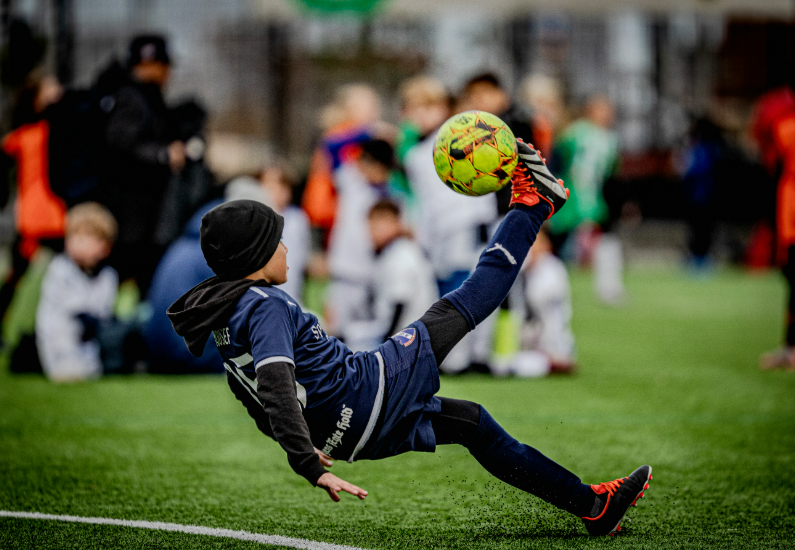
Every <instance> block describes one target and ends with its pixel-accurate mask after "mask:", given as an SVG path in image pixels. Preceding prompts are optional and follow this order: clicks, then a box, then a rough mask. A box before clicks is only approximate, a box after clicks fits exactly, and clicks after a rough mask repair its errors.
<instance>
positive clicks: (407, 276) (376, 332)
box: [347, 237, 439, 351]
mask: <svg viewBox="0 0 795 550" xmlns="http://www.w3.org/2000/svg"><path fill="white" fill-rule="evenodd" d="M372 289H373V315H374V317H373V318H372V319H370V320H367V321H363V322H358V323H354V324H353V325H351V326H350V327H349V330H348V331H347V334H348V335H349V340H350V342H349V347H351V349H353V350H354V351H363V350H369V349H374V348H375V347H376V346H378V345H380V344H381V343H383V342H384V340H385V338H386V337H389V336H391V332H392V331H398V330H400V329H402V328H404V327H406V326H408V325H409V324H411V323H413V322H414V321H416V320H417V319H419V318H420V317H422V315H423V314H424V313H425V312H426V311H427V310H428V308H429V307H431V305H433V303H434V302H435V301H436V300H438V299H439V293H438V290H437V286H436V278H435V277H434V274H433V269H432V268H431V265H430V262H428V259H427V258H426V257H425V255H424V254H423V252H422V249H421V248H420V247H419V245H418V244H417V243H416V242H414V241H412V240H411V239H408V238H406V237H400V238H398V239H395V240H394V241H392V242H391V243H390V244H389V245H388V246H387V247H386V248H384V250H383V251H382V252H381V254H379V255H378V256H377V257H376V261H375V267H374V269H373V283H372ZM398 304H402V306H403V307H402V310H401V312H400V316H399V317H398V321H397V323H394V326H393V321H394V316H395V310H396V307H397V305H398Z"/></svg>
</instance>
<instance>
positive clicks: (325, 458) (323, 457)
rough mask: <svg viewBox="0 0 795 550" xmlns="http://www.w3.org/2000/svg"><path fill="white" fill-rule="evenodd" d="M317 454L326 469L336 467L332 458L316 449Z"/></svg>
mask: <svg viewBox="0 0 795 550" xmlns="http://www.w3.org/2000/svg"><path fill="white" fill-rule="evenodd" d="M314 449H315V452H316V453H317V457H318V459H320V463H321V464H322V465H323V466H325V467H326V468H331V467H332V466H334V459H333V458H331V457H330V456H329V455H327V454H325V453H323V452H321V451H320V450H319V449H318V448H317V447H315V448H314Z"/></svg>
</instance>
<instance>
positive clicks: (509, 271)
mask: <svg viewBox="0 0 795 550" xmlns="http://www.w3.org/2000/svg"><path fill="white" fill-rule="evenodd" d="M549 210H550V207H549V205H548V204H547V203H545V202H541V203H540V204H537V205H535V206H524V205H519V206H517V207H515V208H513V209H512V210H511V211H510V212H508V215H507V216H505V219H504V220H502V223H500V226H499V227H498V228H497V232H496V233H495V235H494V237H493V238H492V239H491V242H489V244H488V246H487V247H486V250H484V251H483V254H481V255H480V259H479V260H478V265H477V267H476V268H475V271H474V272H473V273H472V275H470V277H469V278H468V279H467V280H466V281H464V284H462V285H461V286H460V287H459V288H458V289H456V290H454V291H453V292H450V293H449V294H446V295H445V296H444V297H445V298H447V299H448V300H450V302H452V303H453V305H454V306H455V307H456V309H458V311H460V312H461V314H462V315H463V316H464V317H465V318H466V320H467V323H469V328H470V329H474V328H475V326H476V325H477V324H478V323H480V322H481V321H483V320H484V319H485V318H486V317H488V316H489V315H490V314H491V312H493V311H494V310H496V309H497V307H498V306H499V305H500V304H501V303H502V302H503V300H505V297H506V296H508V292H509V291H510V290H511V287H512V286H513V283H514V281H515V280H516V277H517V276H518V275H519V270H520V269H521V268H522V263H524V260H525V258H526V257H527V253H528V251H529V250H530V246H531V245H532V244H533V241H535V240H536V235H538V231H539V229H541V224H542V223H544V220H546V219H547V216H549Z"/></svg>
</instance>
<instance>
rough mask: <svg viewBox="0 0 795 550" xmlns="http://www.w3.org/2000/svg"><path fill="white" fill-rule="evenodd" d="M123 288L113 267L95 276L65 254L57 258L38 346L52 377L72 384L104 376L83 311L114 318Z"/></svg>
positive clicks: (46, 284) (46, 287)
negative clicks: (80, 317) (81, 318)
mask: <svg viewBox="0 0 795 550" xmlns="http://www.w3.org/2000/svg"><path fill="white" fill-rule="evenodd" d="M118 288H119V277H118V275H117V274H116V271H115V270H114V269H113V268H112V267H104V268H102V270H101V271H100V272H99V273H98V274H97V275H96V276H94V277H91V276H89V275H87V274H86V273H85V272H83V271H82V270H81V269H80V268H79V267H78V266H77V264H75V263H74V262H73V261H72V260H71V259H70V258H69V257H68V256H66V255H65V254H59V255H57V256H55V257H54V258H53V260H52V262H50V265H49V266H48V267H47V272H46V273H45V275H44V279H43V281H42V283H41V297H40V299H39V305H38V309H37V310H36V347H37V348H38V351H39V358H40V359H41V365H42V367H43V369H44V374H46V375H47V377H48V378H50V379H51V380H54V381H56V382H69V381H77V380H88V379H92V378H98V377H99V376H101V375H102V362H101V360H100V353H99V343H98V342H97V341H96V340H90V341H88V342H83V340H82V335H83V324H82V323H81V322H80V321H79V320H78V319H77V315H78V314H80V313H87V314H89V315H91V316H93V317H95V318H97V319H109V318H110V317H111V316H112V315H113V304H114V303H115V301H116V294H117V292H118Z"/></svg>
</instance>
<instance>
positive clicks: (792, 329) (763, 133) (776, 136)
mask: <svg viewBox="0 0 795 550" xmlns="http://www.w3.org/2000/svg"><path fill="white" fill-rule="evenodd" d="M754 135H755V138H756V140H757V142H758V144H759V146H760V149H761V153H762V160H763V162H764V164H765V167H766V168H767V169H768V171H769V172H770V173H771V174H775V175H777V176H778V188H777V194H776V213H775V216H776V223H775V226H776V241H775V242H776V247H775V262H776V263H777V264H778V265H779V266H781V270H782V273H783V274H784V277H785V279H786V281H787V286H788V291H789V296H788V302H787V318H786V332H785V337H784V345H783V346H782V347H780V348H779V349H776V350H773V351H771V352H767V353H764V354H762V356H761V357H760V358H759V367H760V368H761V369H763V370H772V369H787V370H792V371H795V93H793V90H792V87H791V86H789V85H787V86H782V87H780V88H777V89H775V90H773V91H771V92H769V93H768V94H766V95H765V96H763V97H762V98H760V100H759V104H758V106H757V115H756V120H755V125H754Z"/></svg>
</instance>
